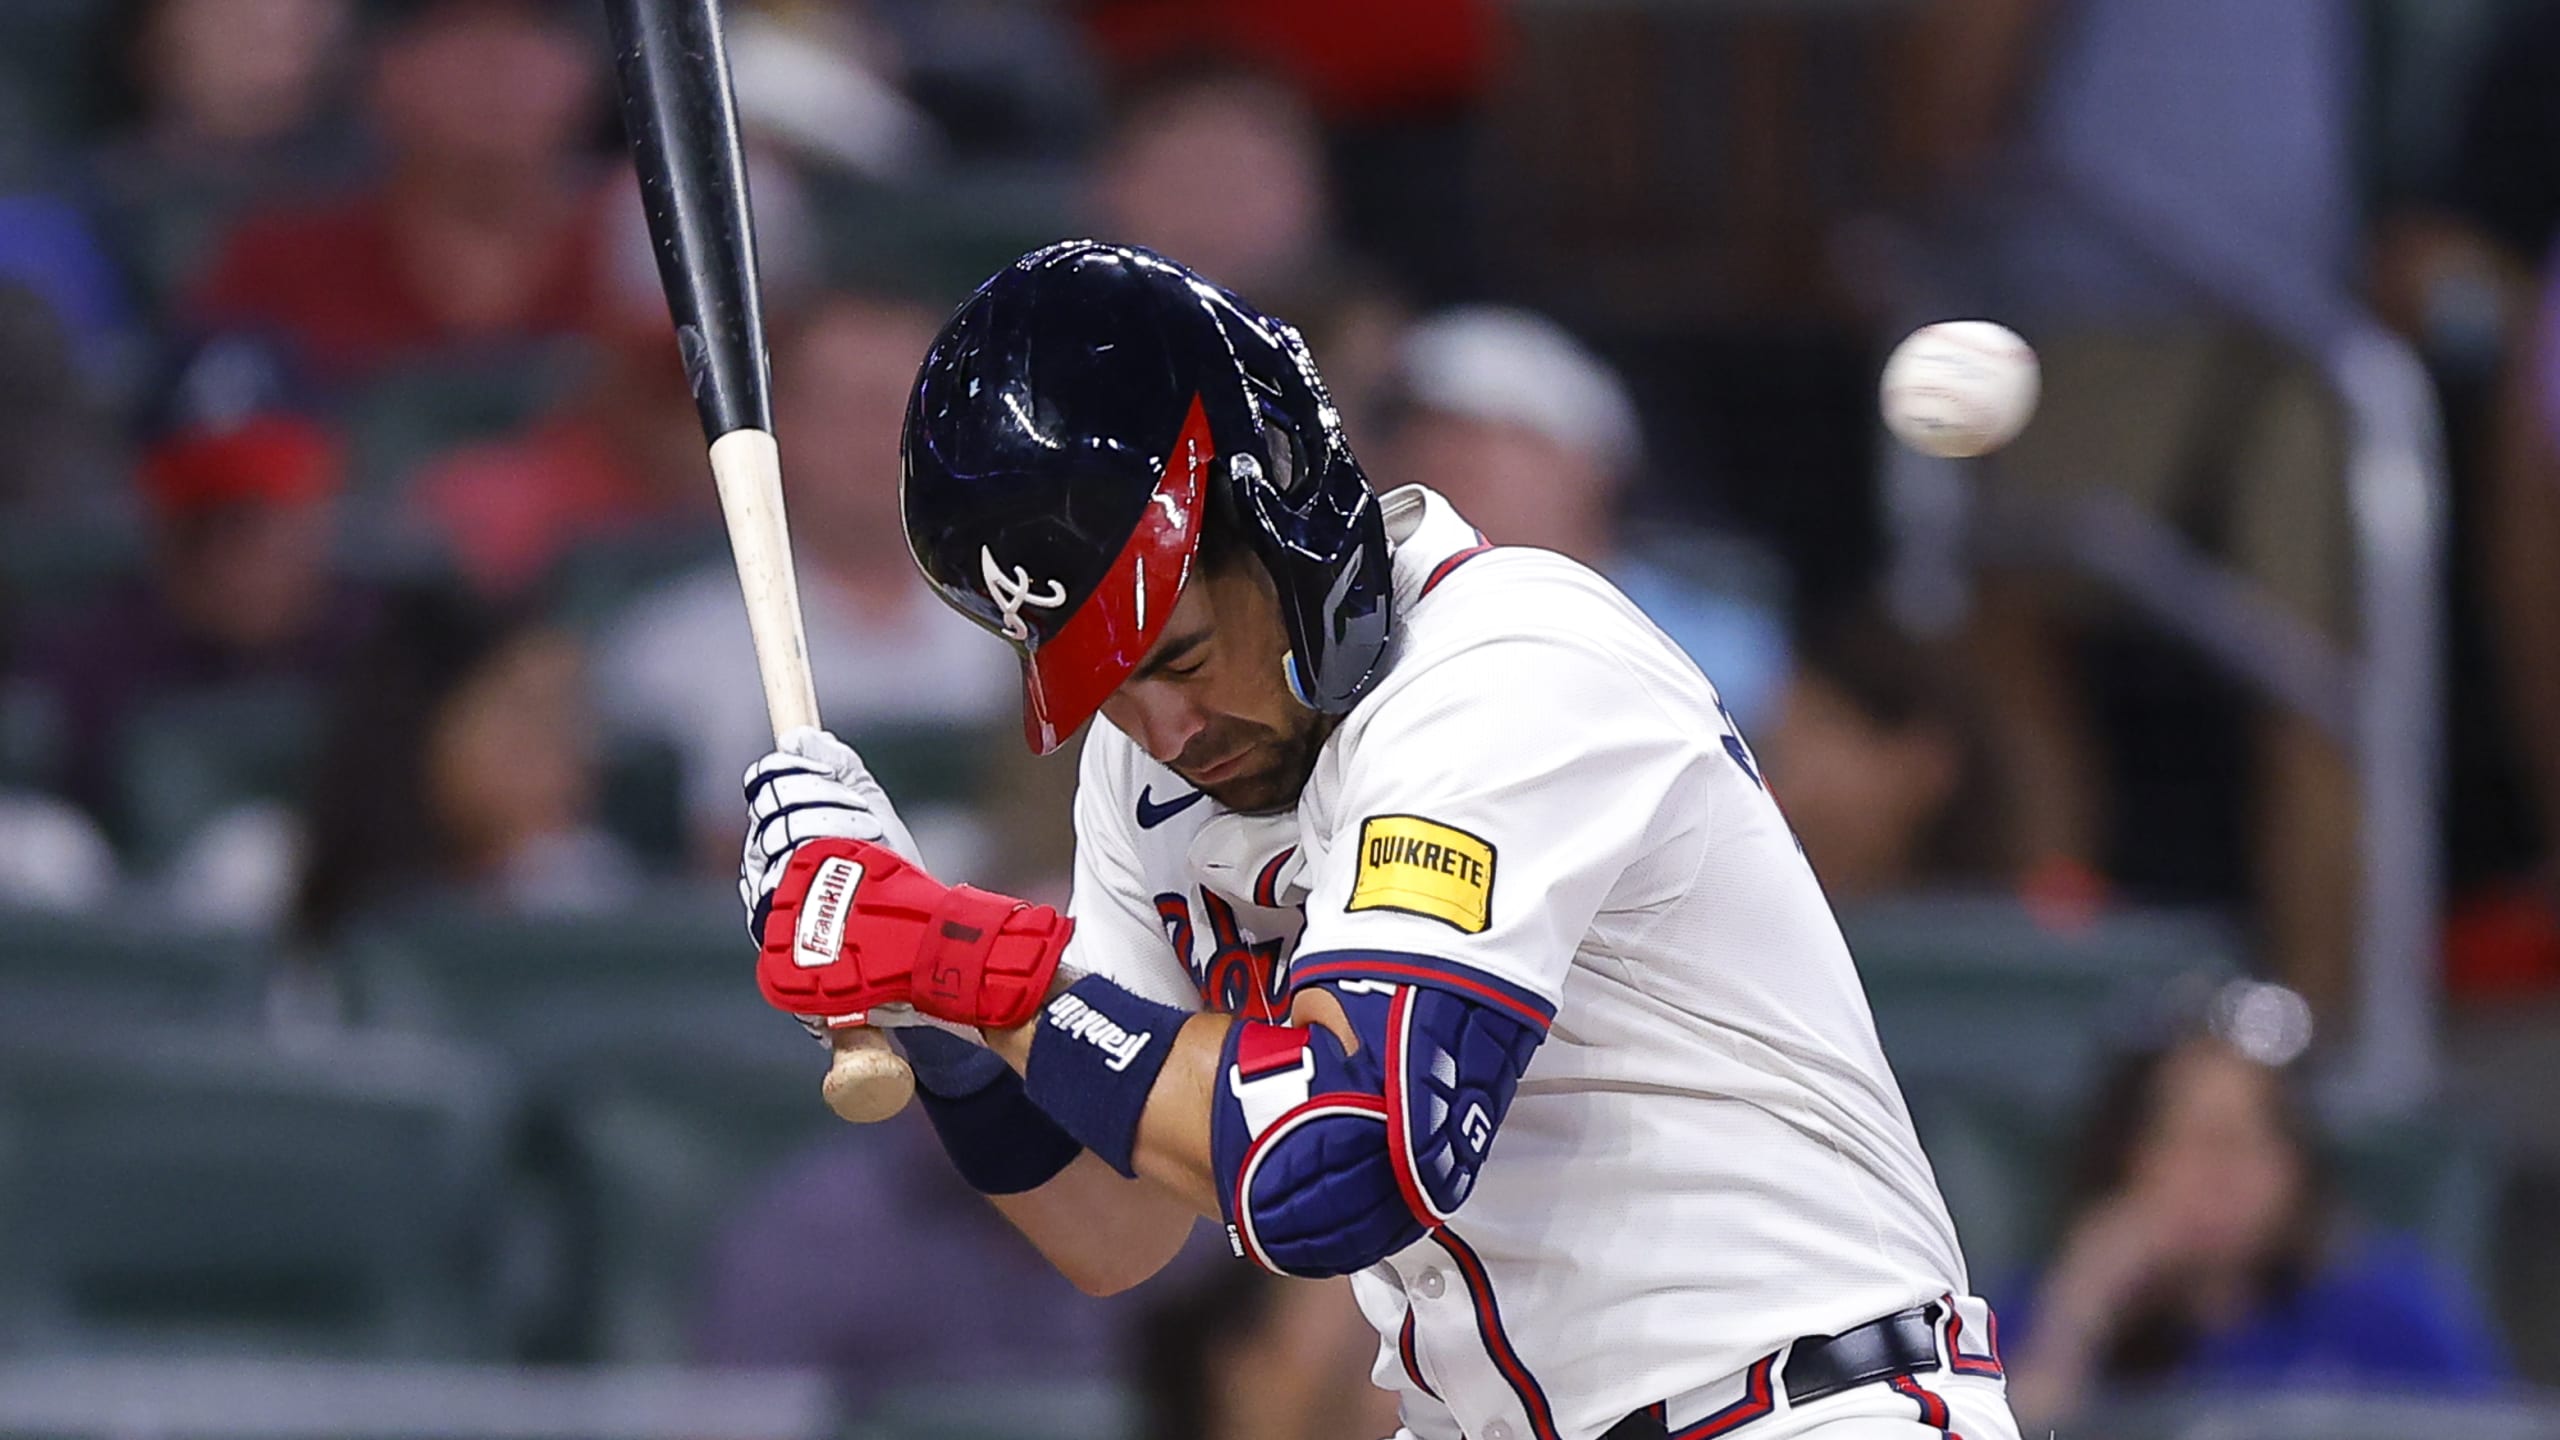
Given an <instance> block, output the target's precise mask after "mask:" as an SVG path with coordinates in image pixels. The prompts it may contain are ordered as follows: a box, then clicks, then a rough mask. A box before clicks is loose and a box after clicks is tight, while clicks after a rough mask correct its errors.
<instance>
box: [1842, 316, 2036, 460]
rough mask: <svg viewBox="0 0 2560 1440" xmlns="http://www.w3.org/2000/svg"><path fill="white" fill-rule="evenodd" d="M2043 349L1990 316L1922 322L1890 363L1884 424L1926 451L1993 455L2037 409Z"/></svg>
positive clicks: (1960, 455) (1884, 392) (1952, 456)
mask: <svg viewBox="0 0 2560 1440" xmlns="http://www.w3.org/2000/svg"><path fill="white" fill-rule="evenodd" d="M2038 384H2039V381H2038V372H2037V367H2036V352H2035V351H2033V350H2031V349H2029V348H2027V342H2026V341H2024V340H2021V339H2019V338H2018V336H2017V333H2016V332H2015V331H2012V330H2010V329H2009V328H2008V327H2006V326H2002V325H1994V324H1992V323H1991V322H1990V321H1988V320H1942V321H1940V322H1938V323H1937V324H1935V325H1923V326H1921V327H1920V328H1919V329H1917V330H1914V331H1912V332H1911V334H1910V335H1909V336H1908V337H1906V338H1905V339H1904V340H1903V342H1902V343H1901V344H1899V345H1897V346H1895V347H1893V356H1892V358H1891V359H1888V360H1886V361H1885V362H1884V383H1883V385H1882V387H1881V393H1882V399H1883V401H1884V423H1885V428H1886V429H1888V430H1891V431H1892V432H1893V433H1894V435H1895V437H1896V438H1898V439H1900V440H1901V441H1902V443H1903V444H1905V445H1908V446H1910V447H1911V448H1912V449H1914V450H1918V451H1920V452H1921V453H1923V454H1927V455H1938V456H1943V457H1946V458H1948V459H1961V458H1964V457H1966V456H1972V455H1988V454H1990V453H1991V452H1992V451H1994V450H1997V449H1999V448H2000V447H2001V446H2003V445H2006V444H2008V443H2009V442H2010V441H2012V440H2015V439H2017V438H2018V432H2019V431H2021V430H2024V429H2026V428H2027V421H2028V419H2029V418H2030V417H2032V416H2033V415H2034V414H2035V413H2036V393H2037V389H2038Z"/></svg>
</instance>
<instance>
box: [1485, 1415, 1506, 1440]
mask: <svg viewBox="0 0 2560 1440" xmlns="http://www.w3.org/2000/svg"><path fill="white" fill-rule="evenodd" d="M1484 1440H1511V1427H1510V1426H1509V1425H1506V1424H1504V1423H1503V1422H1501V1421H1499V1420H1496V1421H1494V1422H1493V1423H1492V1424H1490V1425H1487V1426H1486V1427H1484Z"/></svg>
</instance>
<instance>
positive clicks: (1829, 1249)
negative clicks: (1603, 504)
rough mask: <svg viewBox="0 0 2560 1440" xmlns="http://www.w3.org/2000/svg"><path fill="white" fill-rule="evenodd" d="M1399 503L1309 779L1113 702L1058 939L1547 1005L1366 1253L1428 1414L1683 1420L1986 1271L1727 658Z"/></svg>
mask: <svg viewBox="0 0 2560 1440" xmlns="http://www.w3.org/2000/svg"><path fill="white" fill-rule="evenodd" d="M1383 505H1384V510H1385V519H1386V526H1387V533H1388V536H1389V538H1390V540H1391V542H1392V543H1393V544H1394V546H1395V567H1394V568H1395V589H1396V613H1397V617H1398V618H1397V632H1396V640H1395V646H1394V649H1393V650H1392V651H1391V652H1390V654H1389V658H1388V665H1387V669H1386V672H1385V675H1384V678H1383V679H1382V680H1381V681H1380V682H1379V684H1378V686H1377V688H1376V689H1375V690H1374V691H1373V692H1372V693H1371V694H1370V695H1369V696H1368V697H1367V698H1365V699H1363V700H1362V701H1361V702H1360V704H1359V705H1358V706H1357V707H1356V708H1355V709H1353V710H1352V712H1351V713H1350V714H1349V715H1348V716H1346V717H1345V718H1344V720H1343V722H1342V724H1341V725H1340V727H1339V728H1338V729H1336V730H1335V732H1334V733H1333V735H1332V736H1331V737H1330V738H1329V739H1328V740H1327V741H1326V742H1325V744H1324V746H1323V748H1322V750H1321V752H1320V753H1319V755H1318V758H1317V761H1316V765H1315V771H1314V774H1313V776H1312V778H1311V779H1310V780H1309V782H1308V784H1307V787H1306V790H1305V793H1304V794H1303V795H1302V796H1301V798H1300V800H1299V803H1298V806H1297V809H1296V812H1295V813H1294V814H1290V815H1282V816H1276V817H1246V816H1238V815H1232V814H1227V813H1225V812H1223V811H1221V810H1220V809H1219V808H1218V807H1217V805H1216V804H1215V803H1214V802H1212V801H1209V800H1208V799H1206V798H1205V797H1203V796H1201V795H1199V794H1198V792H1196V791H1194V790H1192V788H1191V787H1190V786H1189V785H1187V784H1185V783H1184V782H1183V781H1182V780H1181V779H1180V778H1178V777H1177V776H1175V775H1174V774H1173V773H1172V772H1171V771H1169V770H1167V769H1165V768H1164V767H1163V766H1161V765H1158V764H1156V763H1155V762H1154V761H1153V760H1151V759H1149V758H1148V757H1147V755H1146V753H1145V752H1144V751H1143V750H1141V749H1140V748H1139V747H1138V746H1137V745H1136V744H1134V743H1133V742H1131V741H1130V740H1129V739H1127V738H1126V737H1124V736H1123V735H1121V734H1120V733H1119V732H1118V731H1116V730H1113V729H1112V728H1110V727H1109V726H1108V725H1099V726H1096V727H1095V729H1094V733H1093V735H1092V736H1091V737H1090V739H1089V740H1088V741H1087V743H1086V747H1085V752H1084V767H1083V771H1082V775H1081V780H1080V789H1079V792H1078V796H1077V802H1076V831H1077V837H1078V845H1077V861H1076V877H1075V894H1074V901H1073V910H1074V914H1075V918H1076V922H1077V927H1078V928H1077V930H1076V934H1075V938H1074V940H1073V941H1072V942H1071V945H1070V949H1069V953H1068V955H1067V963H1068V964H1070V965H1073V966H1076V967H1078V968H1081V969H1085V970H1091V971H1096V972H1099V973H1102V974H1105V975H1108V976H1110V977H1111V978H1112V979H1114V980H1116V981H1118V982H1119V983H1121V984H1123V985H1126V986H1127V987H1129V988H1130V989H1132V990H1135V991H1137V992H1139V993H1141V994H1145V995H1147V996H1150V997H1152V998H1154V999H1157V1000H1161V1001H1165V1002H1167V1003H1173V1004H1180V1005H1184V1006H1187V1007H1190V1008H1195V1009H1196V1008H1200V1007H1202V1006H1203V1005H1204V1004H1207V1005H1209V1006H1211V1007H1213V1008H1218V1009H1224V1010H1231V1011H1239V1012H1243V1013H1247V1014H1251V1015H1255V1016H1257V1017H1260V1018H1277V1017H1279V1016H1281V1015H1285V1013H1286V1011H1287V1008H1288V999H1287V995H1288V991H1289V989H1290V987H1291V985H1292V983H1293V981H1294V982H1298V983H1312V982H1313V981H1315V980H1318V979H1340V978H1344V977H1350V976H1360V975H1370V976H1378V977H1384V978H1411V977H1413V976H1415V975H1418V974H1424V973H1428V974H1431V975H1433V976H1435V977H1439V978H1440V980H1441V983H1443V984H1453V983H1454V984H1455V985H1457V986H1458V987H1460V988H1463V989H1465V990H1466V991H1467V992H1468V993H1469V994H1471V995H1474V996H1475V997H1477V998H1479V999H1481V1000H1483V1001H1485V1002H1486V1003H1489V1004H1497V1005H1501V1006H1503V1007H1505V1008H1507V1009H1509V1010H1511V1011H1512V1012H1513V1013H1515V1014H1518V1015H1521V1016H1523V1017H1524V1018H1527V1019H1529V1020H1531V1021H1532V1022H1533V1023H1536V1024H1538V1025H1540V1026H1542V1027H1543V1026H1545V1025H1546V1024H1547V1019H1548V1017H1549V1016H1552V1017H1553V1020H1552V1028H1550V1029H1548V1033H1547V1037H1546V1040H1545V1042H1544V1043H1543V1044H1542V1045H1541V1046H1540V1047H1539V1048H1538V1050H1537V1052H1536V1054H1535V1055H1534V1056H1533V1057H1532V1059H1531V1061H1530V1063H1529V1066H1528V1070H1527V1073H1526V1075H1525V1076H1524V1078H1523V1079H1522V1081H1521V1083H1520V1087H1519V1091H1518V1094H1517V1096H1516V1098H1515V1099H1514V1101H1513V1103H1512V1106H1511V1109H1510V1113H1509V1115H1508V1116H1507V1118H1505V1119H1504V1120H1503V1122H1502V1124H1501V1127H1500V1130H1499V1132H1498V1133H1497V1134H1496V1135H1495V1137H1494V1140H1493V1144H1492V1149H1491V1153H1490V1155H1489V1157H1488V1158H1487V1159H1486V1161H1485V1162H1484V1167H1483V1170H1482V1172H1481V1174H1480V1175H1479V1177H1478V1180H1477V1183H1476V1185H1475V1188H1474V1190H1473V1192H1472V1193H1471V1194H1469V1195H1468V1196H1467V1198H1466V1200H1465V1203H1464V1204H1463V1205H1462V1206H1460V1208H1459V1209H1458V1210H1457V1211H1456V1213H1455V1214H1454V1216H1453V1217H1452V1218H1451V1219H1450V1221H1449V1223H1448V1224H1447V1226H1446V1227H1445V1228H1443V1229H1441V1230H1438V1231H1435V1232H1434V1233H1433V1234H1431V1235H1429V1236H1427V1237H1426V1238H1425V1239H1423V1240H1421V1241H1419V1242H1417V1243H1416V1244H1414V1245H1412V1246H1410V1247H1408V1248H1406V1249H1405V1250H1403V1251H1401V1252H1399V1253H1397V1254H1395V1255H1393V1256H1390V1257H1389V1258H1388V1259H1387V1260H1385V1261H1384V1262H1382V1263H1380V1264H1378V1265H1375V1266H1372V1267H1371V1268H1369V1269H1368V1270H1366V1271H1364V1272H1362V1273H1361V1274H1359V1275H1357V1276H1355V1277H1354V1281H1353V1283H1354V1286H1355V1288H1356V1289H1357V1292H1358V1294H1359V1298H1360V1304H1361V1308H1362V1309H1363V1311H1365V1312H1366V1313H1367V1315H1368V1316H1369V1318H1370V1319H1371V1321H1373V1322H1374V1323H1375V1324H1376V1325H1377V1327H1378V1330H1379V1333H1380V1335H1381V1336H1382V1337H1383V1339H1384V1344H1383V1345H1382V1346H1381V1350H1380V1357H1379V1364H1378V1378H1379V1381H1380V1383H1381V1384H1384V1385H1388V1386H1390V1387H1393V1388H1396V1389H1398V1390H1400V1391H1401V1392H1402V1399H1403V1402H1404V1413H1405V1416H1406V1425H1407V1429H1408V1430H1409V1431H1410V1432H1411V1433H1412V1434H1413V1435H1415V1436H1417V1437H1421V1440H1453V1437H1457V1436H1461V1435H1463V1436H1466V1437H1470V1440H1550V1437H1551V1440H1588V1437H1591V1436H1595V1435H1598V1434H1600V1433H1601V1432H1602V1431H1604V1430H1606V1429H1608V1428H1609V1427H1610V1426H1611V1425H1612V1424H1615V1423H1616V1422H1617V1421H1618V1420H1620V1419H1621V1418H1623V1417H1625V1416H1626V1415H1627V1414H1628V1413H1629V1412H1630V1411H1633V1410H1636V1409H1638V1408H1639V1407H1642V1406H1645V1405H1649V1404H1652V1403H1654V1402H1657V1401H1665V1400H1669V1401H1670V1402H1671V1403H1670V1405H1669V1407H1668V1419H1669V1422H1670V1427H1671V1429H1672V1431H1673V1432H1674V1433H1677V1432H1678V1431H1679V1430H1680V1429H1681V1428H1682V1427H1683V1426H1686V1425H1690V1424H1692V1423H1693V1422H1695V1421H1696V1420H1697V1419H1698V1418H1699V1417H1700V1416H1706V1415H1711V1414H1713V1413H1715V1412H1717V1411H1718V1410H1719V1409H1720V1408H1722V1407H1725V1406H1727V1405H1728V1404H1729V1403H1733V1402H1739V1403H1745V1404H1747V1403H1748V1401H1749V1397H1748V1395H1747V1394H1746V1393H1745V1390H1746V1387H1747V1383H1748V1382H1747V1380H1746V1378H1745V1377H1746V1372H1747V1371H1748V1370H1749V1369H1750V1367H1751V1366H1752V1365H1753V1363H1754V1362H1755V1361H1758V1360H1761V1359H1762V1358H1764V1357H1766V1356H1768V1355H1769V1354H1770V1353H1771V1352H1772V1351H1775V1350H1777V1349H1778V1348H1779V1347H1781V1346H1783V1345H1784V1344H1786V1342H1788V1341H1789V1340H1792V1339H1794V1338H1795V1337H1797V1336H1801V1335H1814V1334H1832V1333H1836V1332H1839V1331H1841V1330H1845V1329H1848V1328H1849V1327H1852V1326H1855V1325H1859V1324H1862V1323H1864V1322H1866V1321H1868V1320H1871V1319H1874V1318H1876V1317H1878V1316H1881V1315H1885V1314H1889V1313H1891V1312H1893V1311H1896V1310H1900V1309H1903V1308H1905V1307H1907V1306H1911V1305H1915V1304H1919V1303H1921V1302H1924V1301H1927V1300H1933V1299H1936V1298H1938V1297H1940V1296H1942V1295H1947V1294H1951V1293H1952V1294H1954V1295H1959V1296H1961V1295H1963V1294H1964V1292H1965V1288H1966V1287H1965V1273H1964V1262H1963V1260H1962V1258H1961V1257H1960V1256H1959V1254H1958V1251H1957V1246H1956V1238H1955V1232H1954V1227H1953V1226H1952V1225H1951V1224H1950V1223H1949V1221H1948V1218H1947V1212H1946V1209H1945V1206H1944V1204H1943V1203H1942V1202H1941V1200H1940V1199H1939V1196H1938V1190H1937V1183H1936V1180H1935V1178H1934V1177H1933V1176H1932V1175H1931V1173H1930V1170H1929V1164H1928V1161H1927V1159H1926V1158H1925V1157H1924V1156H1923V1155H1922V1154H1921V1151H1920V1146H1919V1143H1918V1142H1917V1140H1916V1139H1915V1138H1914V1137H1913V1134H1912V1129H1911V1121H1910V1117H1909V1114H1908V1112H1907V1111H1906V1110H1905V1109H1904V1106H1903V1102H1902V1096H1901V1093H1900V1091H1899V1090H1898V1089H1897V1088H1896V1086H1895V1084H1894V1080H1893V1076H1892V1074H1891V1073H1890V1071H1889V1070H1888V1069H1887V1068H1886V1065H1885V1059H1884V1055H1883V1052H1882V1051H1881V1050H1880V1049H1879V1047H1878V1045H1877V1042H1876V1035H1875V1027H1874V1023H1873V1021H1872V1020H1871V1019H1870V1017H1869V1015H1868V1011H1867V1003H1866V997H1865V995H1864V993H1863V992H1862V991H1861V989H1860V987H1859V983H1858V977H1857V973H1856V971H1855V970H1854V969H1853V968H1852V966H1851V964H1850V959H1849V953H1848V950H1847V948H1846V947H1845V946H1844V945H1843V944H1842V942H1841V938H1840V932H1839V929H1838V927H1837V926H1836V924H1835V923H1834V922H1833V920H1832V916H1831V910H1830V907H1829V905H1828V904H1827V903H1826V902H1825V901H1824V899H1823V896H1822V891H1821V889H1820V887H1819V886H1818V885H1817V884H1816V882H1815V880H1814V877H1813V875H1812V873H1811V872H1810V870H1809V869H1808V868H1807V866H1806V863H1805V860H1804V856H1803V854H1802V852H1801V851H1799V850H1798V849H1797V847H1796V843H1795V839H1794V837H1793V836H1792V835H1791V834H1790V833H1789V831H1788V829H1787V825H1786V821H1785V820H1784V819H1783V818H1782V817H1781V815H1780V814H1779V811H1778V807H1777V806H1776V805H1775V804H1774V803H1772V802H1771V800H1770V798H1769V796H1768V794H1767V793H1766V791H1765V790H1764V789H1763V787H1762V785H1761V782H1760V778H1759V775H1758V773H1757V766H1756V764H1755V762H1754V761H1753V759H1752V757H1751V753H1750V750H1749V749H1748V747H1746V746H1745V745H1744V743H1743V741H1742V738H1741V736H1739V735H1738V734H1737V733H1735V731H1734V730H1733V728H1732V726H1731V724H1730V722H1729V720H1728V719H1727V718H1726V716H1725V714H1724V712H1723V708H1722V706H1721V705H1720V704H1719V702H1718V700H1717V698H1716V693H1715V690H1714V688H1713V687H1712V686H1710V685H1709V684H1708V682H1707V680H1706V678H1705V677H1704V676H1702V675H1701V674H1700V673H1699V672H1698V669H1697V667H1696V666H1695V665H1694V664H1692V663H1691V662H1690V661H1689V659H1688V658H1687V657H1686V656H1684V655H1683V654H1682V653H1681V652H1680V650H1679V649H1678V648H1677V647H1676V646H1675V645H1673V644H1672V643H1671V642H1670V641H1669V640H1668V639H1667V638H1665V637H1664V636H1663V634H1662V633H1661V632H1660V631H1659V630H1657V629H1655V628H1654V626H1653V625H1652V624H1651V623H1650V622H1649V621H1647V620H1646V619H1645V617H1644V616H1643V614H1642V613H1641V612H1639V611H1637V610H1636V609H1635V608H1634V607H1633V606H1632V605H1630V604H1629V603H1628V602H1627V600H1626V599H1625V598H1624V597H1623V596H1621V595H1620V594H1619V593H1618V592H1617V591H1616V590H1614V589H1612V588H1611V587H1610V586H1609V584H1608V583H1607V582H1606V581H1604V580H1602V579H1601V578H1600V577H1599V576H1597V575H1595V574H1593V573H1592V572H1591V571H1590V570H1588V569H1585V568H1584V567H1582V566H1581V565H1578V564H1576V563H1574V562H1573V561H1571V560H1568V559H1565V558H1563V557H1562V556H1559V555H1554V554H1550V553H1548V552H1545V551H1540V550H1530V549H1511V548H1501V549H1488V548H1486V547H1485V546H1484V545H1483V542H1482V540H1481V538H1480V537H1479V536H1477V535H1476V533H1475V532H1474V531H1473V530H1472V529H1471V528H1470V527H1469V526H1468V525H1467V523H1466V522H1465V521H1464V520H1462V519H1461V518H1459V516H1458V515H1457V514H1456V513H1455V512H1454V511H1452V510H1451V509H1450V507H1449V505H1448V503H1447V502H1446V501H1444V500H1442V499H1440V498H1439V497H1438V496H1437V495H1434V494H1432V493H1430V492H1428V491H1425V490H1422V489H1420V488H1419V487H1408V488H1406V489H1402V490H1398V491H1395V492H1393V493H1391V494H1389V495H1387V496H1385V497H1384V499H1383ZM1282 1078H1284V1079H1286V1078H1288V1077H1282ZM1298 1083H1300V1084H1301V1085H1303V1083H1304V1082H1303V1080H1302V1079H1300V1080H1299V1081H1298ZM1301 1098H1302V1097H1301ZM1262 1108H1263V1113H1265V1114H1270V1113H1277V1111H1276V1110H1275V1109H1272V1108H1270V1107H1269V1106H1265V1107H1262ZM1254 1109H1255V1107H1254V1106H1253V1105H1252V1103H1251V1102H1248V1106H1247V1113H1248V1114H1251V1113H1253V1112H1254ZM1970 1303H1971V1302H1968V1304H1970ZM1986 1328H1987V1327H1986ZM1764 1379H1765V1375H1764ZM1763 1388H1764V1389H1765V1385H1764V1387H1763ZM1728 1391H1729V1392H1730V1393H1726V1392H1728ZM1684 1410H1685V1411H1686V1412H1688V1413H1684Z"/></svg>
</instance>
